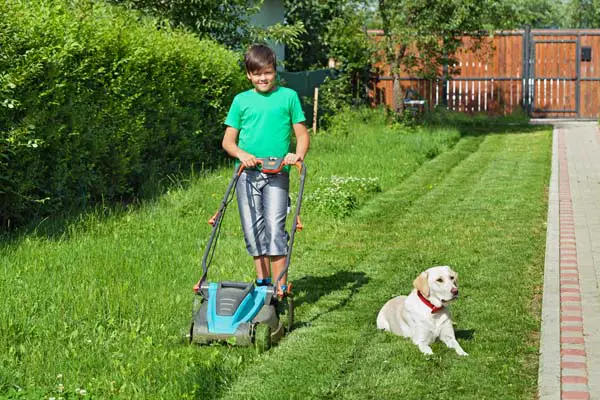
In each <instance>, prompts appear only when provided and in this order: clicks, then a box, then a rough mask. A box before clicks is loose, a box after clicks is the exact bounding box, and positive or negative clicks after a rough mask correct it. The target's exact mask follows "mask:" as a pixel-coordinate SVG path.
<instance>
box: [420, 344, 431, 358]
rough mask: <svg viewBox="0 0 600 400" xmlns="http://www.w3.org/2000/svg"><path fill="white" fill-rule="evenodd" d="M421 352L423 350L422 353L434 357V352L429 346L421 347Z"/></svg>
mask: <svg viewBox="0 0 600 400" xmlns="http://www.w3.org/2000/svg"><path fill="white" fill-rule="evenodd" d="M419 350H421V353H423V354H425V355H426V356H431V355H433V350H431V347H429V346H427V345H423V344H421V345H419Z"/></svg>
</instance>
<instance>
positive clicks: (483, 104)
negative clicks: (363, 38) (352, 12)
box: [372, 29, 600, 119]
mask: <svg viewBox="0 0 600 400" xmlns="http://www.w3.org/2000/svg"><path fill="white" fill-rule="evenodd" d="M372 33H374V34H375V35H377V32H372ZM475 42H476V41H475V40H474V38H472V37H465V38H463V47H462V48H461V49H460V51H459V52H458V54H457V57H456V59H457V64H456V65H455V67H457V68H458V70H459V73H457V74H454V75H450V76H447V77H444V76H439V77H438V78H437V79H435V80H426V79H423V78H419V77H417V76H414V75H411V74H410V73H409V72H407V71H404V72H403V73H402V74H401V77H400V84H401V86H402V88H403V89H404V90H403V92H406V91H410V92H415V93H417V94H418V96H419V97H420V98H421V99H423V100H425V101H426V104H427V105H428V107H429V108H430V109H432V108H434V107H435V106H438V105H444V106H446V107H448V108H449V109H451V110H454V111H459V112H467V113H475V112H483V113H487V114H490V115H498V114H510V113H512V112H514V111H517V110H519V109H522V110H525V111H526V112H528V113H529V115H531V116H532V117H536V118H581V119H597V118H599V117H600V30H599V29H596V30H521V31H513V32H497V33H496V34H495V35H494V36H493V37H491V38H485V39H483V40H482V41H480V42H479V44H480V46H475ZM381 69H382V73H381V74H380V75H379V76H378V78H377V79H376V80H375V82H374V84H373V88H372V89H373V91H372V95H373V98H374V101H375V102H376V103H385V104H387V105H390V106H391V105H392V103H393V99H392V93H393V81H392V78H391V77H390V76H389V75H390V74H389V68H386V67H383V68H381Z"/></svg>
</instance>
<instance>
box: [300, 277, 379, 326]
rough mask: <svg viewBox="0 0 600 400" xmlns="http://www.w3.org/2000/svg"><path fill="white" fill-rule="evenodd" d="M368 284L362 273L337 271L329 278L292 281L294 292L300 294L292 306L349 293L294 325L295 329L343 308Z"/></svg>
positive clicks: (367, 279)
mask: <svg viewBox="0 0 600 400" xmlns="http://www.w3.org/2000/svg"><path fill="white" fill-rule="evenodd" d="M368 282H369V278H368V277H367V276H366V274H365V273H364V272H351V271H338V272H336V273H335V274H333V275H329V276H312V275H309V276H304V277H302V278H301V279H298V280H296V281H294V291H295V292H296V293H301V295H298V296H296V297H295V298H294V306H295V307H298V306H301V305H302V304H312V303H316V302H317V301H318V300H319V299H320V298H321V297H323V296H327V295H329V294H332V293H334V292H338V291H349V293H348V294H347V295H346V296H345V297H343V298H341V299H340V301H339V302H337V303H336V304H334V305H332V306H330V307H328V308H327V309H324V310H322V311H320V312H319V313H317V314H316V315H314V316H313V317H311V318H310V319H309V320H307V321H303V322H300V323H297V324H296V326H295V327H296V328H297V327H300V326H304V325H307V324H309V323H310V322H312V321H315V320H316V319H318V318H320V317H322V316H323V315H325V314H328V313H330V312H333V311H336V310H339V309H341V308H343V307H344V306H345V305H346V304H348V302H350V300H351V299H352V297H354V295H355V294H356V293H358V291H359V290H360V288H361V287H362V286H364V285H366V284H367V283H368Z"/></svg>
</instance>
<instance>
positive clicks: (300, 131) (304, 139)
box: [285, 122, 310, 164]
mask: <svg viewBox="0 0 600 400" xmlns="http://www.w3.org/2000/svg"><path fill="white" fill-rule="evenodd" d="M292 128H293V129H294V134H295V135H296V153H288V155H286V156H285V162H286V164H295V163H296V162H298V161H302V160H304V157H306V153H308V148H309V146H310V135H309V134H308V129H306V125H304V122H300V123H298V124H293V125H292Z"/></svg>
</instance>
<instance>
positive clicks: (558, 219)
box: [539, 121, 600, 400]
mask: <svg viewBox="0 0 600 400" xmlns="http://www.w3.org/2000/svg"><path fill="white" fill-rule="evenodd" d="M552 158H553V160H552V177H551V182H550V191H549V210H548V234H547V240H546V265H545V271H544V299H543V306H542V335H541V348H540V371H539V372H540V375H539V398H540V399H541V400H550V399H556V400H558V399H600V291H599V284H600V280H599V278H600V130H599V129H598V124H597V123H596V122H575V121H573V122H562V121H556V122H554V134H553V157H552Z"/></svg>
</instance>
